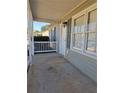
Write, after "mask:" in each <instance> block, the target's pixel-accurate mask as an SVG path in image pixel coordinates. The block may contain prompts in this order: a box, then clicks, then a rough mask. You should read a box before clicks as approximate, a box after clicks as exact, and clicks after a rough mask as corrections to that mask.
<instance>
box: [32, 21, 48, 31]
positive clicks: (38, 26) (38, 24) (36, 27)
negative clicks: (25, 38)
mask: <svg viewBox="0 0 124 93" xmlns="http://www.w3.org/2000/svg"><path fill="white" fill-rule="evenodd" d="M48 24H49V23H44V22H36V21H33V31H36V30H38V31H41V27H42V26H45V25H48Z"/></svg>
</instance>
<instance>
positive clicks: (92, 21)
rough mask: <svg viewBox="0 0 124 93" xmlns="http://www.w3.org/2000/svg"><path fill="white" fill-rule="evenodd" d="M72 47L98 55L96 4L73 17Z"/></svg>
mask: <svg viewBox="0 0 124 93" xmlns="http://www.w3.org/2000/svg"><path fill="white" fill-rule="evenodd" d="M72 27H73V30H72V32H71V33H72V34H71V35H72V36H71V37H72V41H71V49H73V50H75V51H77V52H80V53H82V54H86V55H90V56H96V52H97V8H96V4H94V5H92V6H90V7H88V8H87V9H85V10H83V11H81V12H80V13H78V14H76V15H75V16H73V17H72Z"/></svg>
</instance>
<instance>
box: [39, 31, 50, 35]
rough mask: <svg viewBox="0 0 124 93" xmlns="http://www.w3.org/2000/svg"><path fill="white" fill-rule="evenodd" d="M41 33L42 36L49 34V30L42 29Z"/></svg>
mask: <svg viewBox="0 0 124 93" xmlns="http://www.w3.org/2000/svg"><path fill="white" fill-rule="evenodd" d="M41 34H42V36H49V31H48V30H47V31H43V32H41Z"/></svg>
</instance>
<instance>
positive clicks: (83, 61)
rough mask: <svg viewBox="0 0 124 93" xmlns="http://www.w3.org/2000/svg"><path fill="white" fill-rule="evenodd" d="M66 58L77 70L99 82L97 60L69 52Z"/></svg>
mask: <svg viewBox="0 0 124 93" xmlns="http://www.w3.org/2000/svg"><path fill="white" fill-rule="evenodd" d="M65 58H66V59H67V60H68V61H70V62H71V63H72V64H73V65H74V66H75V67H76V68H77V69H79V70H80V71H81V72H83V73H84V74H86V75H87V76H88V77H90V78H91V79H92V80H94V81H95V82H97V60H96V59H93V58H90V57H88V56H85V55H82V54H80V53H77V52H74V51H72V50H68V53H67V54H66V56H65Z"/></svg>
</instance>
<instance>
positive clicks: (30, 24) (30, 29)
mask: <svg viewBox="0 0 124 93" xmlns="http://www.w3.org/2000/svg"><path fill="white" fill-rule="evenodd" d="M27 4H28V7H27V44H28V45H27V46H28V50H29V58H28V64H29V63H31V62H32V55H34V46H33V17H32V13H31V9H30V4H29V1H28V3H27Z"/></svg>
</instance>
